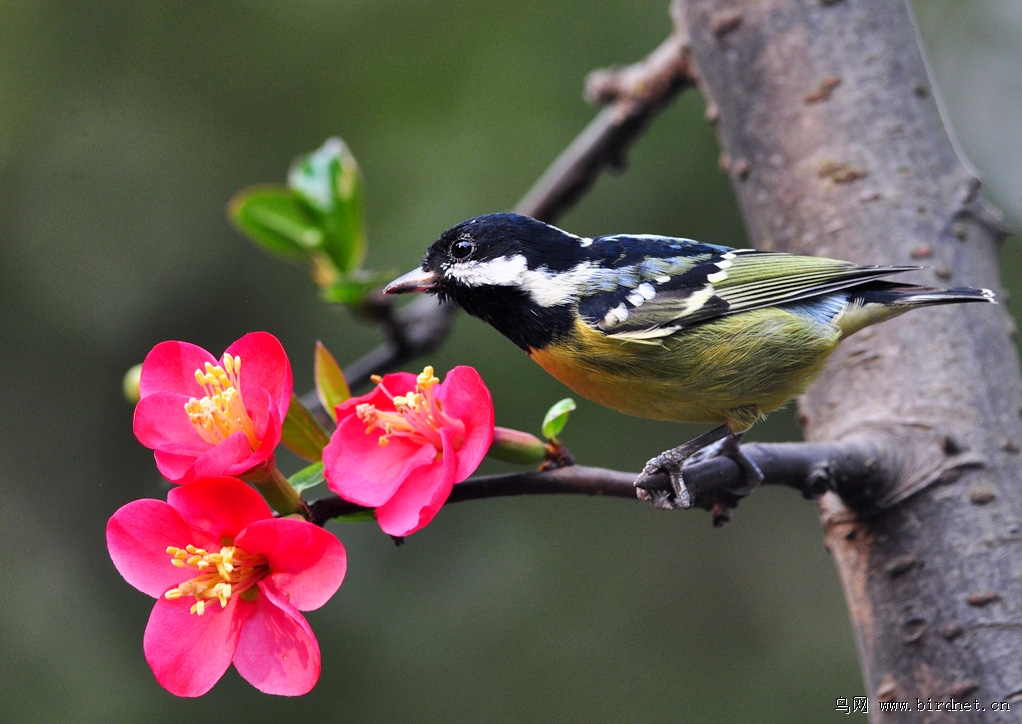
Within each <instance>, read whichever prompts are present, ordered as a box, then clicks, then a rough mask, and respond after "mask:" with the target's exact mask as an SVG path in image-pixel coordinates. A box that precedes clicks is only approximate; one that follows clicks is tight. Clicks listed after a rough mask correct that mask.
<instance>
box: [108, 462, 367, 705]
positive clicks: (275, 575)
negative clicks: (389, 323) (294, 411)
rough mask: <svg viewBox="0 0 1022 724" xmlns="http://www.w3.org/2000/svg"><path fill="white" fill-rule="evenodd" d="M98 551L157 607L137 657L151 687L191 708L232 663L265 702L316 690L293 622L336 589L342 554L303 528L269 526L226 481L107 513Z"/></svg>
mask: <svg viewBox="0 0 1022 724" xmlns="http://www.w3.org/2000/svg"><path fill="white" fill-rule="evenodd" d="M106 541H107V547H108V548H109V550H110V557H111V558H112V559H113V562H114V566H116V567H117V570H118V572H119V573H120V574H121V575H122V576H124V578H125V580H127V581H128V583H130V584H131V585H132V586H134V587H135V588H137V589H138V590H140V591H142V592H143V593H146V594H148V595H150V596H155V597H156V598H157V599H158V600H157V601H156V606H155V607H154V608H153V612H152V614H151V615H150V616H149V625H148V626H146V630H145V638H144V640H143V648H144V649H145V657H146V661H148V662H149V666H150V667H152V670H153V673H154V674H155V675H156V680H157V681H159V682H160V684H161V685H162V686H163V687H164V688H165V689H167V691H169V692H171V693H172V694H176V695H177V696H201V695H202V694H205V693H206V692H207V691H209V690H210V689H211V688H212V687H213V685H214V684H215V683H216V682H217V681H218V680H219V679H220V677H221V676H223V674H224V672H225V671H227V667H228V666H230V665H231V663H232V662H233V663H234V666H235V668H236V669H237V670H238V673H239V674H241V676H242V677H243V678H244V679H245V680H246V681H248V682H249V683H250V684H252V685H253V686H255V687H256V688H257V689H259V690H260V691H264V692H266V693H267V694H284V695H288V696H298V695H300V694H305V693H308V692H309V691H310V690H311V689H312V687H313V686H315V684H316V681H317V680H318V679H319V671H320V656H319V643H318V642H317V641H316V637H315V636H314V635H313V633H312V629H311V628H309V624H308V622H306V620H305V618H304V617H303V616H302V615H301V614H300V613H299V610H301V611H309V610H312V609H315V608H319V607H320V606H322V605H323V604H324V603H326V602H327V600H329V599H330V597H331V596H332V595H333V594H334V593H335V592H336V591H337V588H338V587H339V586H340V585H341V581H342V580H343V579H344V572H345V569H346V567H347V558H346V555H345V552H344V546H342V545H341V543H340V541H338V540H337V538H335V537H334V536H333V535H331V534H330V533H328V532H327V531H325V530H323V529H322V528H319V527H317V526H315V525H313V524H312V523H307V522H305V521H302V520H294V519H291V518H274V517H273V514H272V513H271V512H270V508H269V506H267V505H266V503H265V502H264V501H263V499H262V498H261V497H260V496H259V494H258V493H257V492H255V491H254V490H253V489H252V488H250V487H249V486H247V485H245V483H243V482H241V481H240V480H236V479H234V478H208V479H205V480H197V481H195V482H193V483H192V484H190V485H186V486H184V487H180V488H174V489H173V490H171V491H170V493H169V495H168V496H167V502H166V503H164V502H163V501H162V500H136V501H134V502H131V503H128V504H127V505H125V506H124V507H123V508H121V509H120V510H118V511H117V512H116V513H114V515H113V517H112V518H110V522H109V523H107V527H106Z"/></svg>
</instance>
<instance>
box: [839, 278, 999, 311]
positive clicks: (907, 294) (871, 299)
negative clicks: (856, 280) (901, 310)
mask: <svg viewBox="0 0 1022 724" xmlns="http://www.w3.org/2000/svg"><path fill="white" fill-rule="evenodd" d="M852 299H853V300H855V301H858V302H859V303H860V304H863V305H866V304H883V305H890V306H892V307H922V306H927V305H931V304H959V303H962V302H990V303H992V304H997V300H996V299H995V298H994V293H993V292H992V291H990V290H989V289H976V288H974V287H953V288H951V289H941V288H940V287H921V286H917V285H915V284H898V283H895V282H880V283H876V284H871V285H869V286H864V287H861V288H860V289H856V290H855V293H854V294H853V295H852Z"/></svg>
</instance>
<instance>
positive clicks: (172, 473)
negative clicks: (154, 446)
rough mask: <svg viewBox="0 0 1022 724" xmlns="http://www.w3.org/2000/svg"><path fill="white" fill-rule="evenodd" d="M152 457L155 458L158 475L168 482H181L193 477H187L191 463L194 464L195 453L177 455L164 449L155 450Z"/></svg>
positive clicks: (188, 480) (193, 477)
mask: <svg viewBox="0 0 1022 724" xmlns="http://www.w3.org/2000/svg"><path fill="white" fill-rule="evenodd" d="M153 457H154V458H156V469H157V470H159V471H160V475H162V476H163V477H165V478H166V479H167V480H169V481H170V482H172V483H182V482H190V481H191V480H194V479H195V476H194V475H192V476H191V478H190V479H189V474H190V472H191V469H192V465H194V464H195V455H178V454H176V453H172V452H167V451H165V450H155V451H153Z"/></svg>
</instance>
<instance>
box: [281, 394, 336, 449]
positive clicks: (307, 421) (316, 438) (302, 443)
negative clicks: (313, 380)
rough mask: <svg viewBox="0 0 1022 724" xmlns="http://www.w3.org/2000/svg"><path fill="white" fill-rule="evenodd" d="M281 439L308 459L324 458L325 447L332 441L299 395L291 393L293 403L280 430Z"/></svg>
mask: <svg viewBox="0 0 1022 724" xmlns="http://www.w3.org/2000/svg"><path fill="white" fill-rule="evenodd" d="M280 441H281V442H282V443H284V447H286V448H287V449H288V450H290V451H291V452H293V453H294V454H295V455H298V456H299V457H303V458H305V459H306V460H322V459H323V448H324V447H326V444H327V443H328V442H330V436H329V435H328V434H327V433H326V430H324V429H323V428H322V427H321V426H320V424H319V423H318V422H317V421H316V418H315V417H313V416H312V413H311V412H309V411H308V410H307V409H306V408H305V405H303V404H302V403H301V401H300V400H299V399H298V396H297V395H291V405H290V407H288V408H287V416H286V417H285V418H284V424H283V426H282V428H281V431H280Z"/></svg>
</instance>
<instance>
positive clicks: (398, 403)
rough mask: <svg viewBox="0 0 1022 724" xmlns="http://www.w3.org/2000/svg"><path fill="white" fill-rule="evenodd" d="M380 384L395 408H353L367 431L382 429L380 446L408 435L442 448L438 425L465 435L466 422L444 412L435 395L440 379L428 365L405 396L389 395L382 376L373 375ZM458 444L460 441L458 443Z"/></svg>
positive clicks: (368, 405) (365, 405) (368, 406)
mask: <svg viewBox="0 0 1022 724" xmlns="http://www.w3.org/2000/svg"><path fill="white" fill-rule="evenodd" d="M374 381H375V382H376V383H377V384H380V385H381V389H382V390H383V392H384V394H386V395H387V396H388V397H390V400H391V402H392V403H393V404H394V411H393V412H390V411H386V410H379V409H377V408H376V406H375V405H372V404H369V403H363V404H361V405H358V406H357V407H356V408H355V414H356V415H358V419H360V420H361V421H362V422H364V423H365V425H366V434H369V433H371V432H373V431H374V430H376V429H377V428H378V429H381V430H383V434H382V435H380V445H387V444H389V443H390V440H391V438H393V437H407V438H410V439H412V440H413V441H415V442H417V443H420V444H422V443H429V444H431V445H433V446H434V447H435V448H436V449H437V450H438V451H439V450H442V449H443V442H442V440H441V438H440V428H441V427H449V428H454V429H456V430H457V431H458V436H459V437H460V436H462V435H464V432H465V424H464V423H463V422H462V421H461V420H458V419H456V418H453V417H451V416H450V415H447V414H446V413H444V411H443V406H442V404H441V402H440V400H438V399H437V398H436V393H435V391H434V389H433V388H434V387H435V386H436V385H438V384H440V380H439V379H437V377H436V376H435V375H434V374H433V368H432V367H429V366H427V367H426V368H425V369H424V370H423V371H422V373H421V374H420V375H419V376H418V377H416V380H415V389H414V390H412V391H410V392H408V393H407V394H404V395H397V396H394V395H391V394H390V392H389V391H388V390H387V388H385V387H382V384H381V383H382V382H383V380H382V378H380V379H377V378H374ZM459 444H460V443H459Z"/></svg>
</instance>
